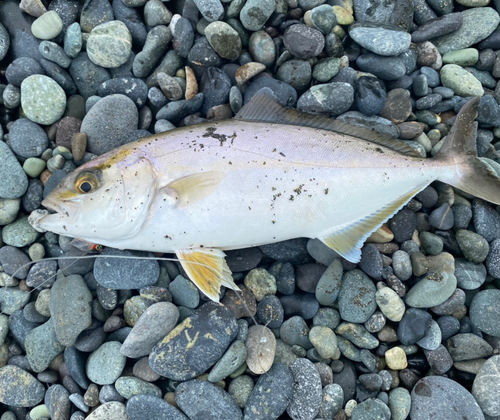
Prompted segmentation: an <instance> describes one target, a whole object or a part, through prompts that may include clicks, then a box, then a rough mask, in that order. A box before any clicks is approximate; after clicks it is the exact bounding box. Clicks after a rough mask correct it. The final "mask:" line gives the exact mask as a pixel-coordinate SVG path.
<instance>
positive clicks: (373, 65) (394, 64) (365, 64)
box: [356, 53, 406, 81]
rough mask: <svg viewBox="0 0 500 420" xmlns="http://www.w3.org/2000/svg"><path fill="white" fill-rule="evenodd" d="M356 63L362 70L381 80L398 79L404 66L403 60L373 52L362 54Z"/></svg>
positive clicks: (403, 72) (404, 69)
mask: <svg viewBox="0 0 500 420" xmlns="http://www.w3.org/2000/svg"><path fill="white" fill-rule="evenodd" d="M356 64H357V65H358V67H359V68H360V70H362V71H366V72H369V73H372V74H374V75H375V76H376V77H378V78H380V79H382V80H388V81H390V80H398V79H399V78H400V77H402V76H403V75H404V74H405V72H406V68H405V65H404V63H403V61H402V60H401V59H399V58H397V57H383V56H378V55H376V54H373V53H368V54H362V55H360V56H359V57H358V58H357V60H356Z"/></svg>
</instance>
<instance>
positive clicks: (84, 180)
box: [75, 172, 99, 194]
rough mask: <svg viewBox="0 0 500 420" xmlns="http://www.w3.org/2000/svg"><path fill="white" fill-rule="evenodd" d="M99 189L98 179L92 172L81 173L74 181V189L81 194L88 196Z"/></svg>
mask: <svg viewBox="0 0 500 420" xmlns="http://www.w3.org/2000/svg"><path fill="white" fill-rule="evenodd" d="M98 187H99V178H98V177H97V175H96V174H94V173H93V172H82V173H81V174H80V175H78V177H77V178H76V181H75V188H76V190H77V191H78V192H81V193H82V194H88V193H90V192H92V191H94V190H96V189H97V188H98Z"/></svg>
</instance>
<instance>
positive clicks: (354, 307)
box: [338, 270, 377, 323]
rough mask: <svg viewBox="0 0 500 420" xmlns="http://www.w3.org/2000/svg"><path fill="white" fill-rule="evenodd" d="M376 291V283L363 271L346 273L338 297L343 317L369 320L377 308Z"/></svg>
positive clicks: (359, 321)
mask: <svg viewBox="0 0 500 420" xmlns="http://www.w3.org/2000/svg"><path fill="white" fill-rule="evenodd" d="M375 292H376V289H375V285H374V284H373V282H372V281H371V280H370V279H369V278H368V276H367V275H366V274H365V273H363V272H362V271H360V270H353V271H349V272H347V273H345V274H344V277H343V279H342V284H341V286H340V292H339V298H338V303H339V312H340V316H341V317H342V319H344V320H345V321H349V322H358V323H363V322H365V321H367V320H368V318H370V316H371V315H372V314H373V312H375V309H376V308H377V303H376V301H375Z"/></svg>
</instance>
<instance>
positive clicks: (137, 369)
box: [132, 356, 160, 382]
mask: <svg viewBox="0 0 500 420" xmlns="http://www.w3.org/2000/svg"><path fill="white" fill-rule="evenodd" d="M132 372H133V374H134V376H135V377H136V378H139V379H142V380H143V381H146V382H154V381H157V380H158V379H160V375H158V374H157V373H156V372H155V371H154V370H153V369H151V367H150V366H149V356H145V357H143V358H142V359H139V360H138V361H137V362H136V363H135V365H134V367H133V368H132Z"/></svg>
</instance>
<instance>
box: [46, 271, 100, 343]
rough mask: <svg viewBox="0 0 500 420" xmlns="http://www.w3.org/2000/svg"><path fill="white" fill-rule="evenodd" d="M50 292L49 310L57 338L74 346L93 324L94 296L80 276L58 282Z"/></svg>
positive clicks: (64, 278)
mask: <svg viewBox="0 0 500 420" xmlns="http://www.w3.org/2000/svg"><path fill="white" fill-rule="evenodd" d="M50 290H51V292H50V302H49V308H50V315H51V318H52V320H53V323H54V329H55V332H56V337H57V339H58V341H59V342H60V343H61V344H63V345H65V346H67V347H70V346H73V345H74V344H75V341H76V339H77V337H78V336H79V334H80V333H81V332H82V331H83V330H85V329H86V328H88V327H89V326H90V324H91V323H92V309H91V304H92V294H91V293H90V290H89V289H88V287H87V285H86V284H85V282H84V280H83V278H82V277H81V276H78V275H72V276H68V277H63V278H60V279H58V280H56V282H55V283H54V285H53V286H52V288H51V289H50Z"/></svg>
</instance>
